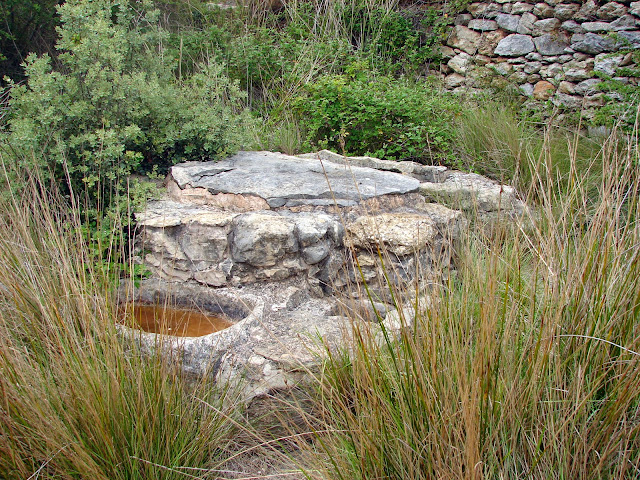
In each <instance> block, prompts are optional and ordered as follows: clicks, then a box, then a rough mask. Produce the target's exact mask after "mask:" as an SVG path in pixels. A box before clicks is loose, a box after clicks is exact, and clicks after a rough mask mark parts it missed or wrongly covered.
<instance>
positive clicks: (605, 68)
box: [593, 53, 624, 77]
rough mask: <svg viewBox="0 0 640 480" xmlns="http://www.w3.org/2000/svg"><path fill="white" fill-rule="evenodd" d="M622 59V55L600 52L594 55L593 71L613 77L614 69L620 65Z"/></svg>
mask: <svg viewBox="0 0 640 480" xmlns="http://www.w3.org/2000/svg"><path fill="white" fill-rule="evenodd" d="M623 60H624V55H611V54H607V53H601V54H599V55H596V58H595V63H594V64H593V71H594V72H600V73H604V74H605V75H608V76H610V77H613V76H614V75H615V73H616V69H617V68H618V67H620V64H621V63H622V61H623Z"/></svg>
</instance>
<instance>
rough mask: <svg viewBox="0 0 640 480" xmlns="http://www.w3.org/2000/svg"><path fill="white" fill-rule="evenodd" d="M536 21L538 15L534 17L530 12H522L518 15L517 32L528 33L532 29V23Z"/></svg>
mask: <svg viewBox="0 0 640 480" xmlns="http://www.w3.org/2000/svg"><path fill="white" fill-rule="evenodd" d="M537 21H538V17H536V16H535V15H534V14H532V13H526V12H525V13H523V14H522V16H521V17H520V23H518V30H517V33H519V34H521V35H529V34H531V31H532V30H533V24H534V23H535V22H537Z"/></svg>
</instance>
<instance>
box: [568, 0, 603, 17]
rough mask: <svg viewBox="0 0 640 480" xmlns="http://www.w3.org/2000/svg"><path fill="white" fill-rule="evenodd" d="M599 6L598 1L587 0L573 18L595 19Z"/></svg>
mask: <svg viewBox="0 0 640 480" xmlns="http://www.w3.org/2000/svg"><path fill="white" fill-rule="evenodd" d="M598 8H599V6H598V3H597V2H596V1H595V0H587V1H586V2H584V3H583V4H582V6H581V7H580V10H578V12H577V13H576V14H575V15H574V17H573V18H574V20H578V21H587V20H595V18H596V12H597V11H598Z"/></svg>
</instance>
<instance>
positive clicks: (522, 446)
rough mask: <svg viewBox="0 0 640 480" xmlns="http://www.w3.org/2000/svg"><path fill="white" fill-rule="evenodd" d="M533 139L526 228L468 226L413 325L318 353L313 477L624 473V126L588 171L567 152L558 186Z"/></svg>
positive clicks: (635, 238) (636, 442) (632, 281)
mask: <svg viewBox="0 0 640 480" xmlns="http://www.w3.org/2000/svg"><path fill="white" fill-rule="evenodd" d="M547 146H548V145H547ZM541 151H542V152H543V154H542V156H541V157H540V159H539V160H538V161H536V162H535V163H534V164H532V166H531V172H532V182H533V183H534V185H535V186H536V196H537V199H538V204H539V205H540V206H539V210H538V214H537V216H536V217H535V218H532V219H530V221H531V222H532V225H533V227H532V228H527V229H524V228H523V229H520V228H518V227H517V226H513V225H511V226H510V225H508V224H507V225H505V227H504V228H503V229H501V230H499V231H498V230H493V231H492V233H491V236H487V235H484V234H483V233H481V232H480V231H471V232H469V236H468V238H467V239H465V240H464V241H463V245H462V247H461V252H460V257H461V258H460V262H459V266H458V270H457V273H456V274H455V275H451V276H449V280H448V282H447V284H446V286H445V287H444V288H440V289H435V290H434V291H432V292H424V293H428V294H430V295H431V302H430V306H429V307H427V308H415V309H414V314H413V316H414V317H415V318H412V319H408V318H407V319H405V321H406V322H407V323H409V321H414V322H415V327H414V328H412V329H409V328H406V329H404V330H403V332H402V334H401V335H399V336H398V338H395V339H390V340H388V341H386V342H384V344H383V345H381V346H380V345H378V344H377V343H376V341H375V339H374V338H373V337H372V336H371V335H369V334H367V332H366V331H365V330H363V329H361V328H360V329H358V330H357V331H356V332H355V334H354V335H353V337H354V339H355V340H354V342H353V345H351V346H350V349H349V353H347V352H346V351H345V352H344V353H343V354H331V357H330V360H329V361H328V362H327V365H326V370H325V375H324V377H323V378H322V382H321V383H320V385H319V388H320V393H321V397H322V399H321V401H320V402H319V407H320V408H321V409H323V419H324V422H325V425H324V426H323V427H322V428H323V429H324V430H327V431H331V432H332V433H330V434H322V435H320V434H318V439H319V442H318V445H321V446H322V447H323V450H324V451H325V452H326V454H327V456H328V461H324V469H325V471H326V475H327V477H328V478H334V479H344V480H347V479H349V480H351V479H374V478H389V479H428V478H429V479H430V478H452V479H453V478H456V479H459V478H467V479H480V478H505V479H506V478H638V476H640V381H639V378H640V224H639V219H640V177H639V175H638V166H639V160H640V158H639V151H638V143H637V138H634V139H633V141H631V142H630V143H625V144H620V143H618V137H616V136H615V134H614V135H612V137H611V138H609V140H608V141H607V142H606V144H605V147H604V148H603V149H602V150H601V152H600V154H599V156H600V158H599V159H598V160H599V161H598V162H594V163H593V165H601V171H599V172H591V171H588V170H587V169H580V168H577V164H576V161H577V159H576V157H575V154H572V156H571V158H570V162H571V168H570V169H569V170H568V174H567V175H568V176H567V177H566V179H565V180H566V183H565V185H564V186H558V183H557V182H556V181H555V180H556V179H555V178H553V170H552V169H551V168H550V165H549V162H551V161H552V158H550V156H549V149H548V148H543V149H542V150H541ZM573 152H575V149H574V150H573ZM592 168H595V167H592ZM593 173H599V175H596V176H595V178H600V180H599V183H598V185H597V188H595V189H594V188H593V186H592V184H591V183H590V182H591V181H592V180H593V178H594V176H593ZM567 186H568V188H567ZM594 191H596V192H597V196H596V197H595V198H594ZM409 288H410V287H409ZM403 293H405V295H404V297H405V298H407V297H408V295H406V293H407V292H402V291H400V292H395V295H394V297H395V298H403ZM405 306H406V305H405ZM318 430H320V428H319V429H318Z"/></svg>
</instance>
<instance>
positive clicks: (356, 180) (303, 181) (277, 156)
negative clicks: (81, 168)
mask: <svg viewBox="0 0 640 480" xmlns="http://www.w3.org/2000/svg"><path fill="white" fill-rule="evenodd" d="M171 176H172V177H173V179H174V180H175V182H176V183H177V184H178V186H179V187H180V188H181V189H185V188H204V189H206V190H207V191H208V192H209V193H211V194H213V195H217V194H220V193H223V194H227V193H229V194H236V195H243V196H251V197H260V198H262V199H264V200H266V202H267V204H268V205H269V207H271V208H279V207H295V206H300V205H317V206H321V205H334V204H337V205H340V206H346V207H348V206H355V205H357V204H358V203H359V202H360V201H361V200H366V199H369V198H373V197H378V196H382V195H393V194H395V195H403V194H407V193H412V192H417V191H418V188H419V187H420V181H419V180H417V179H415V178H412V177H409V176H407V175H402V174H400V173H395V172H389V171H380V170H376V169H373V168H367V167H359V166H352V165H345V164H337V163H333V162H331V161H327V160H321V159H320V158H319V157H318V158H300V157H292V156H289V155H284V154H282V153H272V152H239V153H238V154H236V155H234V156H232V157H230V158H228V159H226V160H222V161H217V162H189V163H184V164H180V165H176V166H174V167H173V168H172V169H171Z"/></svg>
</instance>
